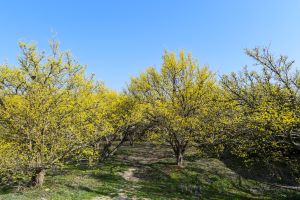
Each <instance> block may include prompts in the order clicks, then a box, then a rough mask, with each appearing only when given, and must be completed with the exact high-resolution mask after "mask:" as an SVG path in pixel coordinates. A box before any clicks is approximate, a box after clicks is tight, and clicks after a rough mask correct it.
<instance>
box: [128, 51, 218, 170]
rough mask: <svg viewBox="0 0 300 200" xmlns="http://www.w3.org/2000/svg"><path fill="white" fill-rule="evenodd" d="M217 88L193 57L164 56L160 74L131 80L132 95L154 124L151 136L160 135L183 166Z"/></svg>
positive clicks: (150, 72) (149, 73)
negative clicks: (184, 158)
mask: <svg viewBox="0 0 300 200" xmlns="http://www.w3.org/2000/svg"><path fill="white" fill-rule="evenodd" d="M215 87H216V84H215V80H214V76H213V74H212V73H211V72H210V71H209V69H208V68H207V67H203V68H200V67H199V65H198V63H197V61H195V60H194V59H193V58H192V56H191V55H185V53H184V52H183V51H181V52H180V55H179V57H178V58H176V55H175V54H174V53H169V52H165V53H164V55H163V64H162V67H161V70H160V71H157V70H156V69H155V68H153V67H151V68H148V69H147V71H146V72H145V73H142V74H141V75H140V76H139V77H136V78H132V79H131V83H130V85H129V87H128V91H129V93H130V95H132V96H133V97H134V98H135V99H137V101H138V102H140V104H141V105H142V106H141V110H140V111H141V112H142V113H143V115H144V118H145V119H146V120H148V121H149V122H151V124H152V130H151V131H149V133H151V134H158V135H159V136H158V137H153V138H158V139H159V140H160V141H161V140H165V141H166V142H167V143H168V144H170V146H171V147H172V149H173V151H174V155H175V157H176V160H177V164H178V165H179V166H182V164H183V156H184V152H185V151H186V149H187V147H188V145H189V144H190V143H191V142H193V138H194V136H195V135H197V134H198V133H199V130H201V128H202V125H203V123H202V119H203V118H205V116H207V114H208V112H209V108H208V107H207V105H208V102H210V101H212V95H211V94H212V93H213V91H214V90H215Z"/></svg>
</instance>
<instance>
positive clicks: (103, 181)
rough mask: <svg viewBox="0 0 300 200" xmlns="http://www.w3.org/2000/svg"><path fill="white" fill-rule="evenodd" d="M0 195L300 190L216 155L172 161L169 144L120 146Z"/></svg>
mask: <svg viewBox="0 0 300 200" xmlns="http://www.w3.org/2000/svg"><path fill="white" fill-rule="evenodd" d="M0 199H3V200H10V199H11V200H12V199H14V200H15V199H16V200H18V199H19V200H26V199H39V200H50V199H53V200H55V199H62V200H68V199H78V200H82V199H92V200H105V199H119V200H121V199H123V200H125V199H174V200H175V199H178V200H179V199H230V200H231V199H300V193H299V192H296V191H293V190H288V189H284V188H278V187H274V186H270V185H268V184H264V183H260V182H257V181H254V180H250V179H244V178H242V177H240V176H239V175H238V174H236V173H235V172H233V171H232V170H230V169H229V168H227V167H226V166H225V165H224V163H223V162H221V161H219V160H217V159H198V160H195V161H189V162H188V161H187V162H186V166H185V167H184V168H179V167H177V166H176V165H175V163H174V158H173V156H172V152H171V151H170V149H168V148H166V147H163V146H158V145H152V144H137V145H135V146H134V147H128V146H125V147H122V148H121V149H120V151H118V152H117V153H116V155H114V156H113V157H112V158H110V159H109V160H108V161H106V162H105V163H103V164H102V165H101V166H97V167H95V168H88V167H86V166H77V167H69V168H67V169H65V170H64V171H63V172H62V173H60V174H57V173H53V174H52V175H48V176H47V178H46V183H45V185H44V186H43V187H40V188H22V187H19V188H2V190H0Z"/></svg>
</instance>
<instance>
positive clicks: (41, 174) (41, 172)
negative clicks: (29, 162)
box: [31, 168, 46, 186]
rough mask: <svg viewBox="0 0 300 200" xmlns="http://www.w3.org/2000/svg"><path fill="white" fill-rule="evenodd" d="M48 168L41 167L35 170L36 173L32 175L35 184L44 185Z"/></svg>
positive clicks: (32, 181) (32, 182)
mask: <svg viewBox="0 0 300 200" xmlns="http://www.w3.org/2000/svg"><path fill="white" fill-rule="evenodd" d="M45 174H46V170H45V169H43V168H39V169H37V170H36V171H35V173H34V175H33V176H32V177H31V184H32V185H33V186H42V185H43V183H44V179H45Z"/></svg>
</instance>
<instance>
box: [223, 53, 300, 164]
mask: <svg viewBox="0 0 300 200" xmlns="http://www.w3.org/2000/svg"><path fill="white" fill-rule="evenodd" d="M246 53H247V55H249V56H250V57H251V58H253V59H254V60H255V61H256V64H257V65H258V66H260V67H261V69H262V70H261V71H259V72H257V71H252V72H251V71H248V70H247V68H245V70H244V71H243V72H242V73H240V74H236V73H232V74H231V75H229V76H228V75H227V76H223V78H222V80H221V82H222V85H223V88H224V90H225V91H227V92H228V94H229V100H230V101H232V102H233V103H235V104H236V105H237V108H238V109H239V114H238V115H236V116H237V118H236V121H235V125H234V126H232V127H231V128H232V129H231V133H233V134H235V137H234V138H233V141H234V152H235V153H236V154H238V155H239V156H241V157H244V158H246V159H250V160H251V159H252V160H260V161H264V162H265V163H267V164H272V163H274V162H282V161H284V162H285V161H291V160H295V159H296V160H297V159H299V152H300V151H299V150H300V134H299V130H300V115H299V113H300V112H299V111H300V96H299V94H300V93H299V89H300V76H299V73H298V72H297V71H295V70H293V68H292V67H293V63H294V62H293V61H289V60H288V58H287V57H286V56H280V57H279V58H275V57H274V56H273V55H272V54H271V53H270V51H269V49H267V48H263V49H260V48H256V49H253V50H247V51H246Z"/></svg>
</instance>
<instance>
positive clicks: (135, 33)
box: [0, 0, 300, 90]
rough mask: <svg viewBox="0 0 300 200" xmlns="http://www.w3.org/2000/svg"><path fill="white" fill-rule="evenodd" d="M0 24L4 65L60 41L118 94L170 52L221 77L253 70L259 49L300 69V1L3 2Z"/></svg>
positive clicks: (13, 0)
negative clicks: (23, 50) (188, 55)
mask: <svg viewBox="0 0 300 200" xmlns="http://www.w3.org/2000/svg"><path fill="white" fill-rule="evenodd" d="M0 25H1V31H0V63H4V62H8V63H10V64H15V63H16V56H17V54H19V53H20V51H19V49H18V45H17V44H18V42H19V41H27V42H30V41H34V42H35V43H37V45H38V47H39V49H42V50H43V49H47V45H48V41H49V39H50V38H51V37H52V36H53V35H56V37H57V38H58V39H59V40H60V42H61V47H62V49H65V50H67V49H69V50H71V52H72V54H73V55H74V56H75V58H76V59H77V60H78V61H79V62H80V63H81V64H87V65H88V72H89V73H91V72H93V73H95V74H96V78H97V79H99V80H103V81H104V82H105V83H106V85H108V86H109V87H111V88H113V89H116V90H120V89H122V88H124V87H125V84H126V82H127V83H128V82H129V80H130V76H134V75H137V74H139V73H140V72H142V71H144V70H145V68H146V67H148V66H155V67H157V68H159V67H160V64H161V56H162V53H163V52H164V50H165V49H166V50H170V51H175V52H178V51H179V50H180V49H183V50H185V51H187V52H192V54H193V56H194V57H195V58H197V59H198V60H199V63H200V64H208V65H209V66H210V68H211V69H212V70H214V71H216V72H218V73H219V74H221V73H228V72H231V71H238V70H240V69H241V68H242V67H243V66H244V65H245V64H250V65H251V63H253V62H252V61H251V60H249V58H247V56H245V54H244V51H243V50H244V49H245V48H252V47H255V46H266V45H271V49H272V50H273V51H274V52H275V53H276V54H279V53H282V54H286V55H288V56H289V57H290V58H293V59H295V60H296V65H297V64H298V63H299V62H300V39H299V37H300V1H298V0H281V1H279V0H251V1H250V0H248V1H247V0H243V1H242V0H227V1H225V0H224V1H221V0H206V1H204V0H203V1H202V0H195V1H193V0H185V1H184V0H126V1H125V0H119V1H116V0H106V1H104V0H103V1H100V0H99V1H96V0H95V1H92V0H87V1H79V0H78V1H71V0H69V1H68V0H65V1H62V0H61V1H53V0H52V1H30V0H27V1H21V0H20V1H16V0H9V1H6V2H4V1H1V3H0ZM297 61H298V62H297Z"/></svg>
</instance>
